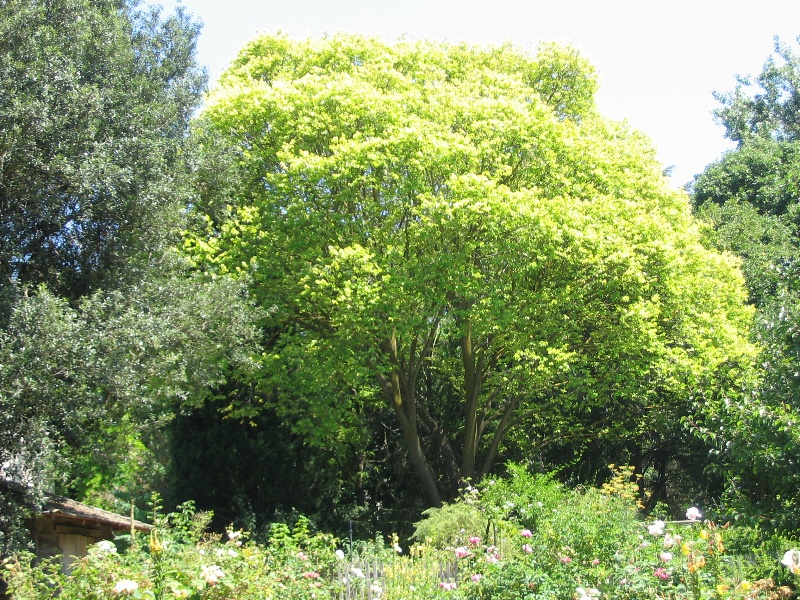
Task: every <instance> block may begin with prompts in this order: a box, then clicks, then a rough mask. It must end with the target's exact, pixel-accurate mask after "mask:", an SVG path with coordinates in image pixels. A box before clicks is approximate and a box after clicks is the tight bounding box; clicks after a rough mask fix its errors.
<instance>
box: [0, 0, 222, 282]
mask: <svg viewBox="0 0 800 600" xmlns="http://www.w3.org/2000/svg"><path fill="white" fill-rule="evenodd" d="M135 6H136V3H135V2H129V1H128V0H102V1H90V0H54V1H46V2H45V1H40V0H4V1H3V2H0V54H2V55H3V57H4V60H3V61H2V64H0V90H2V93H0V281H1V282H2V283H1V285H2V286H8V285H9V284H12V285H14V286H20V285H24V286H29V287H30V288H31V289H34V288H36V287H37V286H38V285H39V284H42V283H44V284H47V285H48V286H50V288H51V289H52V290H53V291H55V292H57V293H58V294H60V295H66V296H69V297H71V298H77V297H80V296H81V295H84V294H86V293H88V292H91V291H94V290H97V289H99V288H100V287H102V286H103V285H104V284H106V283H114V284H116V280H117V279H119V278H123V277H124V276H125V272H124V270H123V269H122V267H123V266H124V265H127V264H128V262H129V260H130V258H131V257H133V256H136V255H137V254H146V253H147V252H148V251H149V250H151V249H152V248H154V247H160V246H161V244H160V243H159V240H160V239H161V238H162V237H163V235H164V231H165V228H164V220H165V219H166V220H169V217H168V214H169V213H168V212H167V211H165V210H164V208H165V207H167V206H169V205H171V204H173V203H174V202H175V198H176V196H177V191H178V187H179V184H180V182H181V177H180V175H181V172H182V171H183V169H184V168H183V167H182V166H181V164H182V163H183V160H184V158H185V157H184V156H182V154H185V153H184V150H185V141H186V136H185V133H186V129H187V127H188V123H189V119H190V117H191V116H192V114H193V113H194V111H195V110H196V109H197V108H198V106H199V103H200V99H201V94H202V92H203V90H204V88H205V81H206V77H205V72H204V70H203V69H202V68H200V67H199V66H198V64H197V62H196V60H195V56H194V53H195V43H196V40H197V36H198V33H199V28H198V25H197V24H196V23H194V22H192V21H191V20H190V19H189V18H188V16H187V15H186V14H185V13H183V12H181V11H179V12H178V13H177V14H176V15H175V16H172V17H169V18H162V17H161V16H160V14H159V12H158V11H157V10H155V9H153V10H146V11H142V10H139V9H136V7H135ZM135 279H136V277H134V278H133V280H135Z"/></svg>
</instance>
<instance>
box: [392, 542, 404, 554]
mask: <svg viewBox="0 0 800 600" xmlns="http://www.w3.org/2000/svg"><path fill="white" fill-rule="evenodd" d="M392 548H394V551H395V552H397V553H398V554H402V553H403V549H402V548H401V547H400V545H399V544H394V545H393V546H392Z"/></svg>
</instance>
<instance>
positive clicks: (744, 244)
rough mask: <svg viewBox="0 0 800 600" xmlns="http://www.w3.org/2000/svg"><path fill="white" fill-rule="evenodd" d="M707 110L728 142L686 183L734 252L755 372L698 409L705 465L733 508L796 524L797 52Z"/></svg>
mask: <svg viewBox="0 0 800 600" xmlns="http://www.w3.org/2000/svg"><path fill="white" fill-rule="evenodd" d="M717 98H718V99H719V100H720V102H721V107H720V108H719V109H718V110H717V111H716V116H717V118H718V119H719V121H720V123H722V125H724V126H725V129H726V132H727V133H726V134H727V136H728V137H729V138H730V139H731V140H734V141H736V142H737V148H735V149H734V150H731V151H729V152H727V153H726V154H725V155H724V156H723V157H722V158H721V159H720V160H719V161H717V162H715V163H713V164H711V165H709V166H708V167H707V168H706V170H705V171H704V172H703V173H702V174H700V175H699V176H698V177H697V178H696V179H695V181H694V183H693V186H692V197H693V202H694V205H695V209H696V212H697V213H698V214H699V215H700V216H701V217H703V218H705V219H706V220H707V221H708V222H709V223H710V224H711V225H712V227H713V230H712V231H710V232H709V236H710V239H711V241H712V243H714V244H716V245H717V246H718V247H720V248H722V249H725V250H728V251H731V252H734V253H736V254H738V255H739V256H740V257H741V258H742V268H743V272H744V274H745V278H746V282H747V286H748V288H749V291H750V298H751V301H752V302H753V303H754V304H755V306H756V307H757V308H758V315H757V318H756V320H755V324H754V329H753V337H754V339H755V340H756V341H758V342H759V343H760V345H761V347H762V355H761V359H760V361H759V362H760V364H761V366H762V369H761V372H760V374H759V376H758V377H757V378H756V379H755V380H754V381H749V382H747V383H746V384H745V385H744V386H743V393H742V394H741V395H739V396H736V397H731V396H729V397H726V398H723V399H721V400H723V401H722V402H719V403H717V404H716V405H714V404H710V405H709V406H707V413H708V415H709V416H711V417H712V419H711V421H710V423H709V424H708V426H707V427H705V428H702V429H703V431H704V433H705V435H706V436H707V438H708V439H709V440H710V441H712V443H713V444H714V446H715V447H716V448H717V450H716V451H717V453H718V458H717V460H716V461H715V463H714V464H715V466H716V468H717V470H718V472H720V473H722V474H723V476H724V477H725V478H726V479H727V481H728V489H729V492H730V498H731V500H732V501H733V503H734V505H735V506H736V507H737V508H738V509H739V510H740V511H741V512H742V514H747V515H750V516H752V517H754V518H756V519H758V520H760V521H765V522H769V523H771V524H772V525H773V526H776V527H781V528H797V527H800V520H799V519H798V518H797V507H798V506H800V465H798V463H797V461H796V457H797V456H798V454H800V434H798V431H799V429H798V427H797V424H798V423H800V375H798V374H799V373H800V344H799V343H798V340H800V260H798V259H800V255H799V252H800V203H798V197H800V56H798V54H797V53H796V51H795V50H793V49H792V48H791V47H790V46H789V45H787V44H784V43H781V42H780V41H778V40H776V43H775V56H773V57H770V58H769V59H768V60H767V62H766V63H765V65H764V68H763V70H762V72H761V74H760V75H758V76H757V77H755V78H746V77H740V78H739V79H738V84H737V86H736V88H735V89H734V91H732V92H730V93H726V94H717Z"/></svg>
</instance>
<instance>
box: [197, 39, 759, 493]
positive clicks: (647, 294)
mask: <svg viewBox="0 0 800 600" xmlns="http://www.w3.org/2000/svg"><path fill="white" fill-rule="evenodd" d="M596 88H597V80H596V77H595V74H594V71H593V69H592V67H591V65H589V64H588V62H587V61H586V60H585V59H583V58H582V57H581V56H580V55H579V54H578V53H576V52H575V51H574V50H573V49H571V48H569V47H561V46H557V45H547V46H544V47H542V48H541V49H540V52H539V54H538V55H537V56H535V57H531V56H528V55H527V54H525V53H523V52H521V51H519V50H517V49H515V48H514V47H512V46H508V45H506V46H500V47H475V46H469V45H451V44H434V43H425V42H410V41H401V42H398V43H396V44H393V45H389V44H385V43H383V42H380V41H378V40H375V39H368V38H361V37H356V36H344V35H340V36H334V37H330V38H326V39H324V40H318V41H306V42H295V41H291V40H290V39H288V38H285V37H281V36H277V37H271V36H263V37H259V38H257V39H256V40H254V41H253V42H251V43H250V44H248V45H247V46H246V47H245V48H244V49H243V50H242V52H241V53H240V55H239V56H238V58H237V59H236V60H235V61H234V62H233V64H232V66H231V68H230V69H229V70H228V71H227V72H226V73H225V74H224V75H223V76H222V78H221V79H220V84H219V86H218V87H217V89H216V90H214V91H213V92H212V94H211V96H210V98H209V101H208V104H207V107H206V108H205V110H204V112H203V114H202V115H201V117H200V119H199V121H198V127H197V137H196V139H197V140H198V143H200V144H201V145H202V148H203V150H204V152H205V156H206V157H207V158H206V160H207V161H208V163H209V165H210V166H208V167H207V168H206V169H205V173H207V175H208V176H207V177H206V180H205V181H204V182H203V184H202V186H201V194H200V197H199V198H198V200H197V202H196V203H195V204H194V206H193V210H194V216H195V218H196V221H195V222H196V224H197V225H196V227H195V229H194V231H193V232H192V233H191V234H190V235H189V237H188V238H187V242H186V252H187V253H188V254H189V255H190V256H191V257H192V258H193V260H194V261H195V264H196V265H198V266H200V267H202V268H203V269H207V270H208V271H210V272H214V273H222V274H226V273H234V274H240V275H246V276H247V277H248V278H249V279H250V280H251V281H252V284H251V290H252V295H253V297H254V298H255V299H256V300H257V302H258V303H259V304H260V305H261V306H263V307H264V308H265V309H266V310H267V311H268V316H267V318H266V319H265V321H264V330H265V332H266V333H267V335H268V336H269V348H268V350H267V351H266V352H265V353H264V354H263V356H262V369H261V372H260V375H259V377H258V381H257V385H258V389H259V390H260V391H261V395H260V397H259V398H257V399H251V400H250V401H248V402H237V403H234V404H232V405H231V406H230V407H229V409H230V411H231V412H232V413H233V414H241V415H245V414H252V412H253V411H257V410H259V407H260V406H262V405H272V406H277V407H279V409H280V410H281V411H282V414H284V415H287V416H292V417H294V423H295V427H296V429H297V430H298V431H300V432H302V433H304V434H305V435H307V436H308V439H309V440H310V441H312V442H313V441H314V440H316V443H320V444H322V443H331V442H330V440H331V439H332V438H331V436H332V435H333V436H336V435H339V436H341V435H345V436H346V435H347V434H346V429H347V426H348V424H350V426H352V427H356V426H357V421H354V416H353V415H357V414H358V413H359V411H364V410H381V408H380V407H385V409H388V410H390V411H391V412H392V413H393V414H394V416H395V418H396V420H397V423H398V424H399V428H400V430H401V432H402V436H403V439H404V441H405V445H406V448H407V450H408V453H409V458H410V461H411V462H412V464H413V465H414V468H415V470H416V472H417V474H418V476H419V477H420V481H421V483H422V485H423V487H424V489H425V491H426V493H427V496H428V498H429V501H430V502H431V503H434V504H436V503H438V502H440V501H441V500H442V499H443V498H447V497H449V496H451V495H452V494H453V493H455V491H456V489H457V488H458V486H459V485H464V484H465V482H466V481H468V480H470V479H475V478H480V477H481V476H483V475H484V474H486V473H487V472H489V471H490V470H491V469H493V468H494V467H495V465H496V464H497V463H498V462H499V461H501V460H502V457H503V455H504V453H507V452H511V451H512V450H513V449H515V448H517V449H520V450H521V451H522V452H524V453H528V454H529V453H531V452H535V451H536V448H538V447H541V445H543V444H544V443H546V441H547V440H553V439H559V438H575V439H578V438H579V439H583V440H591V439H597V438H602V437H603V436H607V435H613V434H618V433H619V432H620V431H621V430H622V429H623V428H627V431H628V435H636V432H641V431H644V430H646V429H647V428H649V427H659V423H661V422H662V420H663V419H665V418H677V416H679V413H680V411H682V410H686V406H687V405H688V404H690V401H691V398H692V397H693V395H695V394H697V393H698V389H699V388H700V387H702V386H703V385H708V384H709V383H710V382H713V381H716V378H717V376H718V375H719V373H720V372H723V371H726V370H727V369H729V368H730V367H731V366H732V365H734V366H735V365H736V364H738V363H741V362H746V361H747V360H748V357H749V356H750V355H751V354H752V346H751V345H750V344H749V343H748V341H747V339H746V336H747V328H748V326H749V322H750V318H751V311H750V309H748V308H747V307H746V306H745V304H744V299H745V293H744V288H743V285H742V280H741V275H740V274H739V271H738V264H737V261H736V260H735V259H733V258H732V257H731V256H729V255H726V254H722V253H718V252H715V251H712V250H709V249H707V248H706V247H705V246H704V244H703V236H702V234H701V227H700V225H699V223H698V222H696V221H695V220H694V219H693V217H692V216H691V212H690V206H689V203H688V201H687V199H686V197H685V195H684V194H682V193H680V192H678V191H676V190H673V189H671V188H670V186H669V184H668V182H667V181H666V179H665V178H664V177H663V176H662V169H661V167H660V165H658V164H657V162H656V160H655V158H654V151H653V149H652V148H651V146H650V144H649V142H648V141H647V140H646V139H645V138H644V137H643V136H642V135H640V134H638V133H637V132H635V131H633V130H631V129H630V128H629V127H628V126H627V125H626V124H624V123H618V122H613V121H610V120H607V119H604V118H602V117H601V116H600V115H598V114H597V111H596V109H595V107H594V102H593V94H594V92H595V91H596ZM226 151H231V152H232V153H233V157H234V158H233V159H229V160H227V162H225V165H226V174H225V177H221V176H219V174H218V173H217V172H215V168H214V166H215V165H218V164H220V163H219V162H218V161H219V157H220V156H222V155H225V152H226ZM228 156H230V154H229V155H228ZM343 431H344V432H345V433H342V432H343Z"/></svg>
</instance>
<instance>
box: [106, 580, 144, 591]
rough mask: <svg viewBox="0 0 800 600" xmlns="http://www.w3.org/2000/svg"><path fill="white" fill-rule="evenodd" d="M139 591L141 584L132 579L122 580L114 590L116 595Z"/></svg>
mask: <svg viewBox="0 0 800 600" xmlns="http://www.w3.org/2000/svg"><path fill="white" fill-rule="evenodd" d="M137 589H139V584H138V583H136V582H135V581H133V580H131V579H120V580H119V581H118V582H117V584H116V585H115V586H114V589H113V590H112V591H113V592H114V593H115V594H132V593H133V592H135V591H136V590H137Z"/></svg>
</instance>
